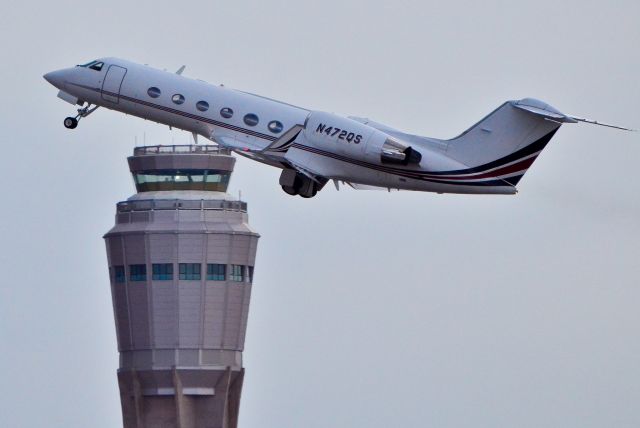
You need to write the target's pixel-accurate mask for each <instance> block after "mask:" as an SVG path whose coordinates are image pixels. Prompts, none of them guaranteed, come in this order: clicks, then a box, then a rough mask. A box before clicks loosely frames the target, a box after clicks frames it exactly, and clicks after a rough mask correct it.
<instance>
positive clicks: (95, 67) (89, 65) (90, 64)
mask: <svg viewBox="0 0 640 428" xmlns="http://www.w3.org/2000/svg"><path fill="white" fill-rule="evenodd" d="M77 67H86V68H90V69H92V70H96V71H100V70H102V67H104V62H100V61H98V60H95V61H91V62H88V63H86V64H79V65H78V66H77Z"/></svg>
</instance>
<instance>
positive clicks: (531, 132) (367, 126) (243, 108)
mask: <svg viewBox="0 0 640 428" xmlns="http://www.w3.org/2000/svg"><path fill="white" fill-rule="evenodd" d="M183 70H184V66H183V67H181V68H180V70H178V71H177V72H176V73H171V72H167V71H162V70H157V69H154V68H151V67H149V66H147V65H141V64H136V63H133V62H129V61H125V60H122V59H118V58H101V59H98V60H95V61H91V62H89V63H87V64H84V65H78V66H75V67H71V68H66V69H63V70H58V71H53V72H50V73H47V74H45V75H44V78H45V79H46V80H47V81H48V82H49V83H51V84H52V85H54V86H55V87H56V88H58V89H59V90H60V92H59V93H58V96H59V97H60V98H61V99H63V100H65V101H67V102H69V103H71V104H73V105H79V106H80V107H81V108H79V109H78V110H77V112H78V113H77V115H76V116H75V117H67V118H66V119H65V120H64V126H65V127H67V128H69V129H73V128H75V127H76V126H77V125H78V121H79V120H80V119H83V118H85V117H87V116H88V115H89V114H91V113H93V112H94V111H95V110H96V109H97V108H98V107H105V108H108V109H111V110H117V111H120V112H122V113H126V114H130V115H133V116H138V117H141V118H144V119H148V120H153V121H155V122H158V123H162V124H165V125H168V126H169V127H175V128H178V129H183V130H185V131H189V132H191V133H192V134H193V136H194V139H195V140H196V142H197V136H198V135H200V136H203V137H204V138H207V139H209V140H212V141H214V142H215V143H217V144H218V145H220V146H222V147H226V148H228V149H230V150H232V151H234V152H235V153H237V154H239V155H242V156H246V157H248V158H251V159H254V160H256V161H258V162H263V163H266V164H268V165H272V166H274V167H277V168H280V169H282V173H281V175H280V185H281V186H282V189H283V190H284V191H285V192H286V193H288V194H290V195H300V196H302V197H304V198H310V197H313V196H315V195H316V193H317V192H318V191H319V190H321V189H322V188H323V186H324V185H325V184H326V183H327V182H328V181H329V180H333V181H334V183H335V186H336V188H338V186H339V183H340V182H343V183H346V184H348V185H350V186H351V187H354V188H382V189H398V190H417V191H426V192H438V193H466V194H507V195H510V194H514V193H516V186H517V184H518V182H519V181H520V180H521V179H522V177H523V176H524V174H525V173H526V172H527V170H528V169H529V167H531V165H532V164H533V162H534V161H535V160H536V158H537V157H538V155H539V154H540V152H541V151H542V150H543V149H544V148H545V146H546V145H547V144H548V143H549V141H550V140H551V138H552V137H553V136H554V135H555V133H556V132H557V131H558V129H559V128H560V126H562V124H564V123H577V122H588V123H593V124H597V125H603V126H609V127H613V128H618V129H625V130H629V129H626V128H621V127H617V126H613V125H607V124H603V123H599V122H596V121H592V120H588V119H583V118H578V117H575V116H571V115H568V114H564V113H561V112H560V111H558V110H556V109H555V108H553V107H552V106H550V105H549V104H546V103H544V102H542V101H539V100H536V99H532V98H525V99H521V100H516V101H507V102H505V103H504V104H502V105H501V106H499V107H498V108H497V109H495V110H494V111H493V112H491V113H490V114H489V115H488V116H486V117H485V118H484V119H482V120H480V121H479V122H478V123H476V124H475V125H473V126H472V127H471V128H469V129H468V130H466V131H465V132H463V133H462V134H460V135H459V136H458V137H456V138H453V139H450V140H440V139H436V138H429V137H421V136H417V135H411V134H408V133H404V132H402V131H399V130H397V129H393V128H391V127H389V126H386V125H383V124H380V123H377V122H374V121H371V120H369V119H363V118H358V117H342V116H338V115H335V114H331V113H325V112H321V111H313V110H309V109H305V108H302V107H296V106H293V105H290V104H287V103H283V102H280V101H275V100H272V99H269V98H265V97H261V96H258V95H254V94H250V93H247V92H242V91H239V90H235V89H230V88H227V87H224V86H222V85H220V86H217V85H212V84H209V83H206V82H203V81H201V80H194V79H190V78H187V77H185V76H182V71H183Z"/></svg>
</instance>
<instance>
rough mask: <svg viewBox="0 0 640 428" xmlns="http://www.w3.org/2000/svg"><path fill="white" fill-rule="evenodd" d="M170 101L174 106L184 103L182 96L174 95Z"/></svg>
mask: <svg viewBox="0 0 640 428" xmlns="http://www.w3.org/2000/svg"><path fill="white" fill-rule="evenodd" d="M171 101H173V103H174V104H182V103H184V95H182V94H175V95H174V96H172V97H171Z"/></svg>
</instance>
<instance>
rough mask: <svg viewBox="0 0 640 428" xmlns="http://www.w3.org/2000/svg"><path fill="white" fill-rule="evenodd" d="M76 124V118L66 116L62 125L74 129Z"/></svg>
mask: <svg viewBox="0 0 640 428" xmlns="http://www.w3.org/2000/svg"><path fill="white" fill-rule="evenodd" d="M76 126H78V119H76V118H75V117H67V118H66V119H65V120H64V127H65V128H67V129H75V127H76Z"/></svg>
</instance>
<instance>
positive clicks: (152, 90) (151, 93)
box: [147, 86, 162, 98]
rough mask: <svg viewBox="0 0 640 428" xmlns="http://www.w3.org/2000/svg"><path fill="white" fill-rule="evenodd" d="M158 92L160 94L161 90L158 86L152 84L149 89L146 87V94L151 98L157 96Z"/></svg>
mask: <svg viewBox="0 0 640 428" xmlns="http://www.w3.org/2000/svg"><path fill="white" fill-rule="evenodd" d="M160 94H162V92H161V91H160V89H159V88H156V87H155V86H152V87H150V88H149V89H147V95H149V96H150V97H151V98H158V97H159V96H160Z"/></svg>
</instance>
